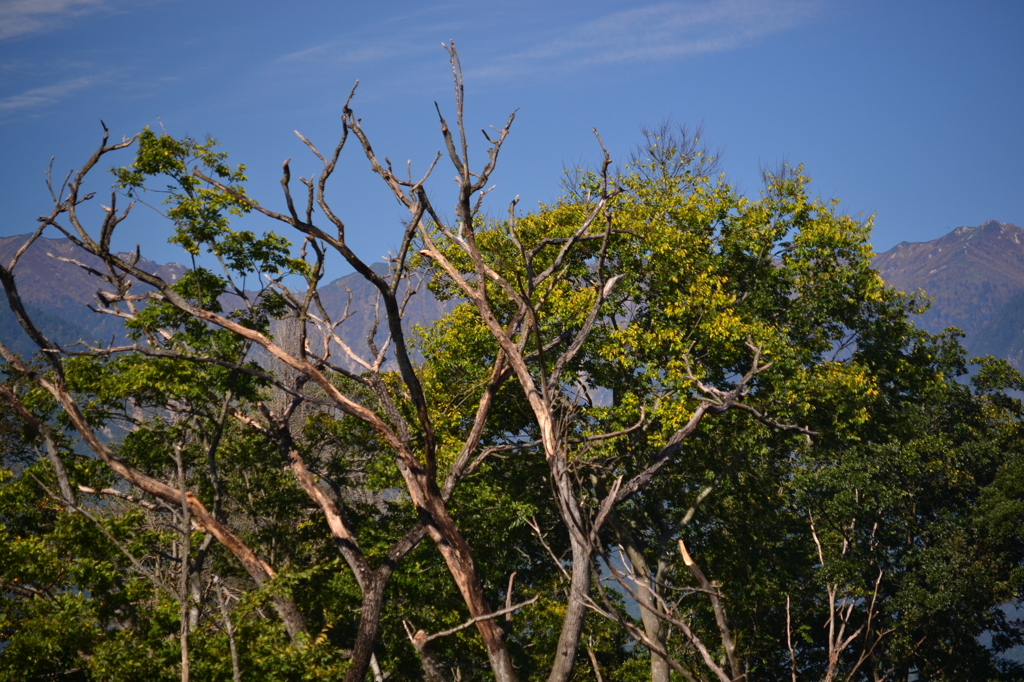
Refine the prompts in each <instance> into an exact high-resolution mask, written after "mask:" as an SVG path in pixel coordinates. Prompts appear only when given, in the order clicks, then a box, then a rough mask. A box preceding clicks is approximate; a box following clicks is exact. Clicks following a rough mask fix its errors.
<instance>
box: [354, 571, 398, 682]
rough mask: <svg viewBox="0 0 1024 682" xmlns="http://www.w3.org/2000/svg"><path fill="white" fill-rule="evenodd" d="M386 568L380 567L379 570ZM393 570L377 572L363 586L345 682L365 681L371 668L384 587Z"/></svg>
mask: <svg viewBox="0 0 1024 682" xmlns="http://www.w3.org/2000/svg"><path fill="white" fill-rule="evenodd" d="M381 570H386V568H384V567H382V569H378V571H381ZM390 577H391V571H387V572H386V573H383V574H382V573H380V572H378V573H375V574H374V576H373V577H372V578H371V579H370V580H368V581H366V584H365V585H364V586H363V600H362V604H361V605H360V610H359V631H358V633H357V634H356V643H355V647H354V648H353V649H352V662H351V664H350V665H349V668H348V670H346V671H345V682H363V680H365V679H366V672H367V670H369V668H370V657H371V656H373V645H374V643H375V642H376V641H377V633H378V632H379V631H380V614H381V611H382V610H383V608H384V588H385V587H386V586H387V584H388V578H390Z"/></svg>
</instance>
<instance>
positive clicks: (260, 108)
mask: <svg viewBox="0 0 1024 682" xmlns="http://www.w3.org/2000/svg"><path fill="white" fill-rule="evenodd" d="M1022 29H1024V3H1021V2H1019V0H1014V1H1005V2H1000V1H992V2H975V3H966V2H936V1H932V2H914V1H909V2H873V1H863V2H832V1H828V0H780V1H777V2H774V1H768V0H724V1H720V2H719V1H712V2H707V1H695V2H690V1H683V2H655V3H632V4H630V3H622V2H606V1H603V0H591V1H589V2H586V3H581V2H550V1H548V2H535V1H533V0H523V1H520V2H516V3H481V2H472V3H469V2H450V3H422V2H420V3H411V2H401V1H398V0H392V1H391V2H362V3H348V2H340V1H339V2H322V1H319V0H308V1H307V2H304V3H301V4H295V5H291V4H289V3H282V2H263V1H261V0H252V1H249V2H236V1H225V2H211V1H208V2H193V1H189V0H131V1H122V0H14V1H10V0H0V139H2V141H3V150H4V154H3V157H4V159H3V163H2V164H0V216H2V219H0V235H11V234H19V233H24V232H28V231H31V230H32V229H33V228H34V226H35V217H36V216H38V215H40V214H42V213H44V212H47V210H48V206H49V197H48V194H47V192H46V188H45V185H44V184H43V173H42V171H43V170H44V169H45V168H46V166H47V163H48V161H49V158H50V157H51V156H55V157H56V161H55V163H54V168H55V174H58V172H59V173H60V174H61V175H63V173H64V172H66V171H67V169H69V168H71V167H77V166H78V165H80V164H81V163H82V161H83V160H84V159H85V158H86V157H87V156H88V154H89V153H90V152H91V150H92V149H93V148H94V147H95V146H96V145H97V144H98V143H99V140H100V132H101V131H100V125H99V119H101V118H102V119H103V120H104V121H106V123H107V125H108V126H109V127H110V129H111V133H112V135H113V136H114V137H120V136H121V135H131V134H132V133H135V132H137V131H138V130H140V129H141V128H142V127H143V126H146V125H149V126H153V127H157V126H159V125H160V122H161V121H162V124H163V125H164V126H165V127H166V129H167V131H168V132H169V133H171V134H174V135H184V134H189V135H193V136H203V135H207V134H211V135H213V136H215V137H216V138H218V139H219V140H221V142H222V143H223V148H224V149H225V150H226V151H228V152H229V153H230V154H231V157H232V159H233V160H234V161H236V162H244V163H245V164H246V165H247V166H248V167H249V174H250V177H251V185H250V191H251V192H252V193H253V194H254V195H255V196H256V197H257V198H259V199H260V200H261V202H262V203H264V204H266V205H268V206H271V207H280V206H281V203H282V202H281V200H280V191H279V187H278V184H277V183H278V180H279V178H280V165H281V162H282V161H283V160H284V159H286V158H289V157H293V158H294V161H293V173H294V174H295V175H304V176H305V175H308V174H309V173H311V172H315V171H316V170H317V166H316V164H315V163H314V161H315V159H313V158H312V157H311V156H310V155H309V153H308V151H306V149H305V147H304V146H303V145H302V144H301V142H299V140H298V139H297V138H296V137H295V135H294V133H293V132H292V131H293V130H299V131H300V132H302V133H303V134H304V135H306V136H307V137H309V138H310V139H311V140H313V141H314V142H315V143H317V144H318V145H319V146H321V147H328V146H331V145H333V144H334V142H335V141H336V139H337V135H338V133H339V131H340V125H339V120H338V117H339V114H340V108H341V105H342V103H343V101H344V99H345V97H346V95H347V94H348V91H349V89H350V88H351V87H352V84H353V82H354V81H355V79H357V78H358V79H360V81H361V82H360V86H359V89H358V93H357V95H356V98H355V100H354V108H355V110H356V113H357V115H359V116H361V117H362V119H363V124H364V127H365V128H366V130H367V131H368V132H369V133H370V135H371V139H372V140H373V142H374V145H375V147H376V149H377V150H378V152H379V153H380V154H381V155H386V156H388V157H390V158H391V160H392V161H394V162H396V164H404V162H405V161H406V159H411V160H412V164H413V166H412V167H413V171H414V173H415V172H416V171H417V170H419V171H422V170H423V169H425V168H426V165H427V164H428V163H429V160H430V159H431V158H432V157H433V155H434V153H435V152H436V151H437V150H439V149H440V148H441V144H442V143H441V138H440V135H439V132H438V127H437V119H436V115H435V114H434V112H433V102H434V101H435V100H436V101H438V102H439V104H440V105H441V107H442V110H443V111H445V112H446V113H447V114H449V115H450V114H451V113H452V109H453V104H452V94H451V76H450V71H449V68H448V64H447V55H446V54H445V52H444V51H443V50H442V48H441V42H442V41H448V40H450V39H454V40H455V43H456V45H457V46H458V48H459V52H460V55H461V57H462V62H463V67H464V69H465V72H466V93H467V104H466V114H467V122H468V124H469V127H470V128H471V129H479V128H483V127H486V126H489V125H495V126H498V127H500V126H501V124H502V123H503V122H504V121H505V119H506V117H507V116H508V114H509V112H511V111H512V110H515V109H518V114H517V117H516V121H515V124H514V126H513V129H512V134H511V136H510V138H509V140H508V142H507V144H506V147H505V151H504V152H503V156H502V159H501V161H500V163H499V170H498V172H497V173H496V174H495V175H494V177H493V179H494V181H495V183H496V184H497V189H496V190H495V191H494V192H493V193H492V195H491V196H492V201H493V203H492V205H491V206H492V210H493V211H494V212H495V213H496V214H497V213H502V212H504V207H505V206H506V205H507V203H508V201H509V200H510V199H511V198H512V197H513V196H515V195H517V194H519V195H521V196H522V199H523V200H522V203H521V204H520V206H521V207H525V208H529V207H533V206H536V202H538V201H545V202H546V201H551V200H553V199H554V198H556V197H557V196H558V193H559V180H560V177H561V172H562V169H563V167H566V166H573V165H576V164H577V163H579V162H581V161H582V162H583V163H593V162H594V161H596V160H597V159H598V158H599V150H598V147H597V145H596V144H595V142H594V139H593V135H592V133H591V132H590V131H591V128H594V127H596V128H598V130H599V131H600V133H601V135H602V137H603V138H604V141H605V143H606V145H607V146H608V148H609V150H610V151H611V153H612V155H613V157H615V158H616V159H618V160H624V159H625V158H626V156H627V155H628V152H629V149H630V147H631V146H632V145H634V144H636V143H637V142H638V141H639V138H640V134H639V126H640V125H641V124H645V123H646V124H657V123H659V122H660V121H661V120H663V119H664V118H666V117H669V116H671V117H672V118H673V119H674V120H675V121H678V122H681V123H686V124H689V125H691V126H693V125H696V124H701V123H703V125H704V128H705V140H706V141H708V142H709V143H710V144H711V146H712V147H715V148H719V149H721V150H722V163H723V169H724V170H725V171H726V173H727V174H728V177H729V179H730V180H731V181H732V182H734V183H736V184H737V185H738V186H739V187H740V188H742V189H743V190H744V191H746V192H748V193H751V194H756V192H757V190H758V186H759V179H758V178H759V173H760V169H761V168H762V167H766V166H774V165H776V164H777V163H778V162H780V161H782V160H786V161H788V162H790V163H793V164H795V163H804V164H805V166H806V172H807V174H808V175H810V176H811V177H813V178H814V184H813V187H814V190H815V191H816V192H817V193H819V194H821V195H822V196H825V197H839V198H841V199H842V206H843V209H844V210H845V211H847V212H849V213H851V214H854V215H857V214H864V215H865V216H866V215H869V214H871V213H876V214H877V217H876V228H875V233H874V237H873V240H872V243H873V244H874V246H875V248H876V249H877V250H880V251H881V250H885V249H888V248H891V247H892V246H894V245H895V244H896V243H898V242H900V241H903V240H907V241H923V240H929V239H934V238H936V237H939V236H941V235H942V234H944V233H946V232H948V231H949V230H950V229H952V228H954V227H957V226H960V225H976V224H979V223H981V222H983V221H985V220H988V219H990V218H995V219H997V220H1000V221H1004V222H1013V223H1016V224H1018V225H1022V226H1024V126H1022V122H1024V106H1022V105H1024V40H1022V38H1021V30H1022ZM471 139H472V141H473V142H474V146H473V147H471V151H472V150H475V151H476V152H477V153H478V154H479V155H482V154H483V152H484V150H485V148H486V147H485V145H484V140H483V137H482V136H475V137H473V138H471ZM478 142H479V143H478ZM478 158H480V157H479V156H478ZM122 159H123V163H128V161H129V159H128V157H127V156H125V157H122ZM95 176H96V177H95V178H94V185H93V186H94V188H95V189H97V190H98V191H100V192H106V191H109V190H108V189H107V186H108V184H109V180H108V178H107V177H103V174H101V173H96V174H95ZM451 176H452V171H451V169H450V167H445V166H442V167H440V168H439V170H438V171H436V172H435V175H434V177H433V184H432V185H431V191H432V193H433V195H434V196H435V197H436V198H437V200H438V202H439V203H440V204H442V205H445V206H448V205H451V204H453V202H454V197H452V196H451V194H447V195H446V194H445V193H446V192H447V193H450V191H451V188H452V187H453V186H454V185H453V183H450V182H449V178H451ZM335 180H336V182H335V189H334V193H333V196H332V200H333V202H334V205H335V206H336V208H337V209H338V211H339V212H340V213H341V215H342V217H343V218H345V219H346V221H347V222H348V230H349V239H350V242H351V243H352V244H353V245H354V247H355V248H356V249H357V250H358V251H359V252H361V253H363V254H364V255H366V257H367V258H369V259H371V260H374V259H376V258H377V257H379V256H381V255H383V254H384V253H385V252H386V251H387V250H388V249H389V248H390V247H392V246H393V245H394V244H395V240H396V239H397V234H398V230H399V225H400V220H401V218H402V211H401V210H400V209H399V208H398V206H397V205H396V204H395V202H394V200H393V199H391V198H390V196H389V195H388V193H387V192H386V191H385V189H384V188H383V186H382V185H381V184H380V181H379V180H377V179H375V177H373V176H372V175H371V174H370V172H369V169H368V168H367V164H366V161H365V158H364V157H362V155H361V153H359V150H358V149H357V148H355V147H354V146H352V147H350V148H349V149H347V150H346V152H345V154H344V155H343V162H342V164H341V166H340V167H339V171H338V174H337V175H336V178H335ZM448 197H451V198H448ZM104 203H105V202H104ZM97 210H98V209H97ZM137 211H138V212H137V215H136V216H135V220H134V221H129V222H128V223H125V224H124V225H123V226H122V228H120V229H121V230H122V231H123V233H122V234H121V235H120V237H119V238H118V241H117V245H118V246H119V247H120V248H130V247H131V246H133V245H134V244H135V243H141V244H142V246H143V254H144V255H147V256H148V257H150V258H153V259H155V260H160V261H166V260H181V256H180V255H179V254H178V253H176V252H174V251H173V250H172V249H171V248H170V247H168V246H167V245H166V244H165V241H166V237H167V235H168V234H169V229H168V227H167V226H166V225H165V224H163V223H162V221H160V220H159V219H158V218H157V216H156V214H155V213H153V212H152V211H149V209H144V208H143V209H137ZM248 226H249V227H250V229H254V230H258V231H259V230H264V229H273V226H272V225H271V224H269V223H268V222H265V221H263V222H261V221H260V220H258V219H254V220H253V221H252V222H251V223H250V224H249V225H248ZM343 271H344V270H343V268H340V266H338V269H337V270H336V273H335V274H340V273H342V272H343Z"/></svg>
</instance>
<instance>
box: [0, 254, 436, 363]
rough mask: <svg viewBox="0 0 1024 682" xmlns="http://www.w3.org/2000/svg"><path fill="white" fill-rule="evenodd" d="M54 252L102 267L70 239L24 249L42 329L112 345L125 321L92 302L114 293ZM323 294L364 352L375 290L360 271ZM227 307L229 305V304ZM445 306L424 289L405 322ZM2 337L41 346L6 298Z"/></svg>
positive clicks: (25, 349) (25, 279)
mask: <svg viewBox="0 0 1024 682" xmlns="http://www.w3.org/2000/svg"><path fill="white" fill-rule="evenodd" d="M27 239H28V235H19V236H16V237H3V238H0V259H2V261H3V262H4V264H5V265H6V264H7V263H9V262H10V259H11V257H12V256H13V255H14V254H15V253H16V252H17V250H18V249H19V248H21V246H22V245H23V244H24V243H25V241H26V240H27ZM54 256H55V257H58V258H68V259H73V260H77V261H79V262H81V263H84V264H85V265H88V266H90V267H93V268H96V269H97V270H100V271H103V268H102V265H101V261H100V260H99V259H98V258H95V257H94V256H90V255H89V254H85V253H83V252H81V251H79V250H78V249H77V248H76V247H74V245H72V244H71V242H69V241H68V240H67V239H39V240H37V241H36V242H35V243H34V244H33V245H32V246H31V247H30V248H29V249H28V251H26V252H25V254H24V255H23V256H22V257H21V259H20V260H19V261H18V265H17V267H16V268H15V270H14V275H15V279H16V281H17V282H18V291H19V292H20V293H21V297H22V301H23V303H24V304H25V307H26V310H27V311H28V313H29V315H31V316H32V319H33V320H35V321H36V323H37V324H38V325H39V326H40V328H41V329H42V331H43V333H44V334H46V335H47V336H48V337H49V338H51V339H52V340H54V341H55V342H57V343H59V344H62V345H66V344H72V343H75V342H77V341H79V340H83V339H84V340H86V341H89V342H98V343H109V342H110V340H111V338H117V337H121V335H122V334H123V332H124V325H123V323H122V320H121V319H120V318H118V317H114V316H111V315H106V314H102V313H95V312H93V311H92V310H90V309H89V306H90V305H91V306H92V307H94V308H95V307H97V306H96V298H95V297H96V291H97V290H98V289H100V288H101V287H102V288H103V289H104V290H106V291H110V290H111V287H109V286H108V285H106V284H104V283H103V282H102V281H101V280H100V279H99V278H97V277H95V276H92V275H90V274H89V273H87V272H86V271H85V270H83V269H82V268H79V267H77V266H76V265H73V264H71V263H67V262H64V261H60V260H57V258H54ZM139 266H140V267H142V268H143V269H144V270H146V271H147V272H151V273H154V274H157V275H159V276H160V277H162V278H164V279H165V280H168V281H171V282H173V281H175V280H177V279H178V278H179V277H181V276H182V275H183V274H184V273H185V271H186V268H185V267H184V266H183V265H179V264H177V263H169V264H166V265H161V264H159V263H155V262H153V261H149V260H146V259H145V258H143V259H141V260H140V261H139ZM386 267H387V266H386V265H384V264H383V263H380V264H377V265H375V266H374V268H375V269H378V270H380V269H383V270H384V271H386ZM136 287H138V290H137V291H138V292H142V291H146V290H147V289H148V287H144V286H140V285H138V284H137V285H136ZM320 292H321V293H320V295H321V300H322V302H323V305H324V308H326V310H327V312H328V313H329V314H330V315H331V317H332V320H333V321H337V320H338V319H340V317H341V316H342V315H343V314H345V312H346V308H347V313H348V315H349V317H348V318H347V319H346V320H345V322H344V323H343V324H341V325H340V326H339V327H338V328H337V333H338V336H340V337H341V339H342V340H343V341H344V342H345V343H346V345H348V346H349V347H350V348H352V349H353V350H356V351H357V352H360V353H365V349H366V347H367V346H366V337H367V333H368V331H369V330H370V328H371V326H372V323H373V318H374V302H375V300H376V289H374V287H373V286H372V285H371V284H370V283H369V282H367V281H366V280H364V279H363V278H362V277H361V276H359V275H358V274H353V275H349V276H347V277H341V278H339V279H336V280H334V281H332V282H330V283H329V284H324V285H322V286H321V289H320ZM350 295H351V299H350ZM235 300H237V299H235ZM224 305H229V304H228V303H227V302H224ZM446 309H447V307H446V305H445V304H442V303H441V302H440V301H438V300H437V299H436V298H434V297H433V296H432V295H431V294H430V292H429V291H426V288H425V287H424V288H423V291H421V292H420V293H418V294H417V295H415V296H413V297H412V299H411V300H410V301H409V303H408V306H407V307H406V311H405V312H406V315H405V320H406V322H407V324H409V325H416V324H429V323H430V322H432V321H433V320H436V319H437V318H439V317H440V316H441V315H442V314H443V313H444V312H445V310H446ZM380 312H381V316H382V318H381V324H380V325H379V328H378V333H377V339H378V340H382V339H383V338H384V337H385V336H386V334H387V329H386V323H384V321H383V312H384V311H383V310H381V311H380ZM275 331H276V332H277V333H279V334H282V335H284V334H287V332H286V331H284V328H283V327H282V326H281V325H275ZM0 340H2V341H3V342H4V343H6V344H8V346H10V347H11V348H12V349H13V350H14V351H15V352H18V353H21V354H22V355H31V354H32V353H33V352H35V350H36V347H35V344H33V343H32V341H31V340H30V339H29V338H28V337H27V336H26V335H25V333H24V331H23V330H22V329H21V326H20V325H19V324H18V322H17V320H16V319H15V318H14V315H13V313H11V311H10V309H9V308H8V306H7V305H6V301H4V302H3V303H2V304H0ZM312 340H313V338H311V341H312ZM342 364H346V363H342Z"/></svg>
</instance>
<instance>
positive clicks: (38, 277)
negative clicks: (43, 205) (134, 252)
mask: <svg viewBox="0 0 1024 682" xmlns="http://www.w3.org/2000/svg"><path fill="white" fill-rule="evenodd" d="M28 236H29V235H18V236H16V237H2V238H0V260H2V261H3V263H4V265H5V266H6V265H7V264H8V263H10V260H11V258H12V257H13V256H14V254H15V253H16V252H17V251H18V249H20V248H21V246H22V245H23V244H24V243H25V242H26V241H27V240H28ZM58 258H68V259H72V260H76V261H78V262H80V263H82V264H84V265H87V266H89V267H92V268H96V269H97V270H100V271H101V272H102V271H104V268H103V265H102V262H101V261H100V260H99V259H98V258H96V257H95V256H92V255H90V254H87V253H84V252H82V251H79V250H78V249H77V248H76V247H75V246H74V245H73V244H72V243H71V242H69V241H68V240H67V239H38V240H37V241H36V242H35V243H34V244H32V246H31V247H29V249H28V250H27V251H26V252H25V253H24V254H23V255H22V256H21V259H20V260H19V261H18V265H17V266H16V267H15V269H14V276H15V280H16V281H17V283H18V291H19V293H20V294H21V298H22V302H23V303H24V304H25V308H26V310H27V311H28V312H29V314H30V315H32V318H33V319H34V320H36V322H37V324H38V325H39V326H40V328H41V329H42V331H43V333H44V334H46V335H47V336H49V337H50V338H52V339H53V340H54V341H56V342H57V343H61V344H69V343H75V342H76V341H79V340H83V339H84V340H86V341H90V342H103V343H106V342H109V341H110V339H111V337H115V336H120V335H121V333H122V332H123V330H124V325H123V324H122V321H121V319H120V318H117V317H114V316H112V315H105V314H99V313H94V312H92V311H91V310H89V308H88V306H90V305H92V306H93V307H96V305H97V303H96V292H97V291H98V290H100V289H101V288H102V289H103V290H104V291H112V290H113V289H112V287H110V286H109V285H107V284H105V283H104V282H102V281H101V280H100V279H99V278H97V277H94V276H92V275H90V274H89V273H88V272H86V271H85V270H83V269H82V268H80V267H78V266H76V265H73V264H71V263H67V262H64V261H60V260H57V259H58ZM139 267H141V268H142V269H143V270H146V271H147V272H151V273H155V274H157V275H160V276H161V277H163V278H165V279H169V280H170V281H172V282H173V281H174V280H176V279H177V278H179V277H181V275H182V274H183V273H184V272H185V268H184V266H182V265H178V264H177V263H170V264H168V265H160V264H158V263H154V262H153V261H150V260H147V259H145V258H142V259H140V260H139ZM148 289H149V287H145V286H140V285H138V284H137V285H136V288H135V290H136V291H137V292H138V293H141V292H144V291H146V290H148ZM0 339H3V341H4V342H5V343H8V344H10V345H11V346H12V347H13V349H14V350H15V351H16V352H19V353H22V354H26V353H29V354H30V353H32V352H34V351H35V344H33V343H32V342H31V341H30V340H29V338H28V337H27V336H25V333H24V331H22V329H21V326H20V325H19V324H18V321H17V320H16V319H15V318H14V315H13V313H11V311H10V309H9V308H8V306H7V305H6V301H5V302H4V304H3V305H0Z"/></svg>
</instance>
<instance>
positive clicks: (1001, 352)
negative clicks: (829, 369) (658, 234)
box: [872, 220, 1024, 367]
mask: <svg viewBox="0 0 1024 682" xmlns="http://www.w3.org/2000/svg"><path fill="white" fill-rule="evenodd" d="M872 264H873V265H874V267H875V268H876V269H877V270H878V272H879V274H880V275H881V276H882V278H883V279H884V280H885V281H886V282H888V283H889V284H891V285H893V286H894V287H896V288H897V289H899V290H901V291H906V292H914V291H917V290H918V289H921V290H923V291H924V292H925V294H926V295H927V296H929V297H931V298H932V306H931V308H930V309H929V310H928V311H927V312H925V313H924V314H923V315H921V316H920V317H919V318H918V324H919V325H920V326H922V327H923V328H925V329H927V330H929V331H932V332H939V331H942V330H944V329H946V328H947V327H959V328H960V329H961V330H963V331H964V333H965V334H966V335H967V336H966V339H965V345H966V346H967V349H968V350H969V351H970V352H971V353H972V354H976V355H986V354H988V355H994V356H996V357H1003V358H1007V359H1008V360H1010V361H1011V363H1013V364H1014V365H1015V366H1017V367H1021V366H1022V364H1021V361H1022V359H1024V229H1021V228H1019V227H1017V226H1016V225H1012V224H1010V223H1000V222H998V221H995V220H989V221H988V222H985V223H982V224H981V225H978V226H977V227H966V226H964V227H958V228H956V229H955V230H953V231H952V232H950V233H949V234H947V235H945V236H944V237H940V238H939V239H935V240H932V241H930V242H916V243H908V242H902V243H900V244H897V245H896V246H895V247H893V248H892V249H890V250H888V251H886V252H885V253H881V254H878V255H876V256H875V257H874V259H873V260H872Z"/></svg>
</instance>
